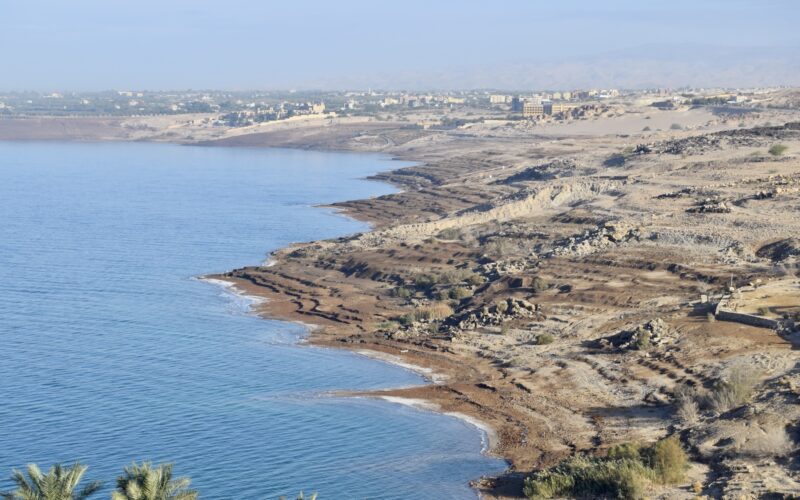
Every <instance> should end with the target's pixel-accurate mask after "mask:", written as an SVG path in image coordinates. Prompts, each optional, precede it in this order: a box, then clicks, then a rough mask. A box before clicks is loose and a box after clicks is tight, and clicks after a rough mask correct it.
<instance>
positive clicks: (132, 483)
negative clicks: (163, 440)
mask: <svg viewBox="0 0 800 500" xmlns="http://www.w3.org/2000/svg"><path fill="white" fill-rule="evenodd" d="M190 483H191V480H190V479H189V478H188V477H179V478H177V479H172V464H160V465H157V466H155V467H153V466H152V464H151V463H150V462H142V465H137V464H136V462H134V463H133V464H131V465H130V466H129V467H125V474H123V475H122V476H119V477H118V478H117V491H115V492H113V493H112V494H111V500H197V492H196V491H194V490H190V489H188V488H189V484H190Z"/></svg>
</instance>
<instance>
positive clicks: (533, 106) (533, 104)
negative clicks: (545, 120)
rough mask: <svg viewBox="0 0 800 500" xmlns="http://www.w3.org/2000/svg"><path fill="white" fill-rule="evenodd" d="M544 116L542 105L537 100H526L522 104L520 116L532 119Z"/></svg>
mask: <svg viewBox="0 0 800 500" xmlns="http://www.w3.org/2000/svg"><path fill="white" fill-rule="evenodd" d="M542 115H544V105H543V104H542V101H540V100H539V99H532V100H526V101H525V102H523V103H522V116H523V117H525V118H532V117H534V116H542Z"/></svg>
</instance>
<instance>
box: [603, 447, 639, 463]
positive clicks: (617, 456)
mask: <svg viewBox="0 0 800 500" xmlns="http://www.w3.org/2000/svg"><path fill="white" fill-rule="evenodd" d="M608 458H610V459H612V460H623V459H627V460H641V459H642V445H641V444H639V443H621V444H617V445H614V446H612V447H611V448H609V449H608Z"/></svg>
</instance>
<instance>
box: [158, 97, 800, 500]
mask: <svg viewBox="0 0 800 500" xmlns="http://www.w3.org/2000/svg"><path fill="white" fill-rule="evenodd" d="M798 100H800V99H798ZM650 113H652V114H654V115H655V114H656V113H661V112H656V111H654V110H652V109H649V108H644V109H643V108H642V107H641V106H639V105H638V104H636V103H633V102H632V103H628V104H627V107H626V108H624V109H621V110H615V112H614V114H613V115H609V116H598V117H594V118H592V119H587V120H577V121H575V122H572V123H570V122H567V123H553V124H546V125H542V126H539V127H537V126H531V125H530V124H525V123H520V122H513V121H507V122H503V121H502V120H499V121H493V122H489V121H487V122H485V123H475V124H473V125H472V126H470V127H468V128H455V129H448V130H429V129H423V128H420V127H413V126H410V125H409V124H408V123H407V122H406V121H392V120H389V121H375V120H372V121H371V120H369V119H364V118H358V119H353V120H347V119H342V120H338V121H335V122H334V121H330V120H328V121H317V122H309V123H302V124H294V125H291V126H289V125H285V126H284V125H269V126H265V127H259V128H256V129H252V130H249V131H224V132H222V133H216V132H215V134H216V135H217V136H218V137H216V139H215V137H210V136H209V137H206V138H204V139H203V140H202V141H201V142H202V144H203V145H206V146H247V147H295V148H313V149H338V150H349V151H369V152H379V153H383V154H386V155H390V156H392V157H395V158H400V159H403V160H409V161H414V162H416V164H415V165H414V166H410V167H404V168H400V169H397V170H394V171H390V172H384V173H380V174H378V175H376V176H374V178H375V179H376V180H381V181H384V182H390V183H392V184H394V185H395V186H398V187H399V188H401V189H402V191H401V192H399V193H395V194H391V195H386V196H381V197H378V198H374V199H368V200H354V201H348V202H342V203H336V204H333V205H332V206H333V208H335V209H337V210H340V211H342V212H343V213H345V214H346V215H348V216H351V217H354V218H356V219H360V220H363V221H367V222H369V223H370V224H371V225H372V230H371V231H368V232H365V233H360V234H355V235H349V236H345V237H341V238H336V239H331V240H325V241H316V242H310V243H298V244H295V245H292V246H290V247H288V248H284V249H281V250H278V251H277V252H275V253H274V254H273V255H272V262H271V265H269V266H266V265H261V266H258V265H256V266H250V267H245V268H242V269H236V270H233V271H230V272H228V273H223V274H221V275H217V276H212V277H213V278H216V279H222V280H226V281H228V282H230V283H233V284H234V285H235V286H236V287H237V288H238V289H239V290H240V291H242V292H243V293H246V294H248V295H253V296H257V297H263V298H266V299H268V300H266V301H264V302H262V303H259V304H257V305H256V306H254V307H255V310H256V312H257V313H259V314H261V315H263V316H264V317H269V318H275V319H282V320H288V321H297V322H302V323H304V324H311V325H316V326H317V328H314V329H313V331H311V333H310V335H309V341H310V342H311V343H313V344H315V345H321V346H328V347H335V348H344V349H350V350H353V351H371V352H377V353H382V354H383V355H384V356H389V357H390V358H389V360H390V361H394V360H398V361H399V362H401V363H405V364H409V365H415V366H419V367H422V368H424V369H426V370H429V373H430V374H435V376H433V377H432V378H433V379H434V382H433V383H431V384H429V385H426V386H422V387H411V388H402V389H394V390H387V391H375V392H372V393H369V394H368V395H369V396H374V397H390V398H405V399H407V400H422V401H426V402H428V403H431V404H433V405H435V408H437V409H438V410H439V411H443V412H445V413H456V414H461V415H466V416H468V417H471V418H474V419H477V420H478V421H480V422H482V423H484V424H486V425H487V426H488V427H490V428H491V429H492V431H493V432H492V433H490V434H491V435H492V436H493V439H492V441H491V443H490V444H491V449H490V452H491V453H492V454H494V455H496V456H499V457H503V458H505V459H507V460H508V461H509V464H510V468H509V471H508V472H507V473H506V474H504V475H502V476H501V477H499V478H490V479H487V480H485V481H480V482H479V483H478V484H477V487H478V488H479V490H481V491H482V492H483V493H484V494H485V495H486V496H487V497H514V496H519V495H520V494H521V485H522V479H523V477H524V476H525V475H526V474H529V473H530V472H531V471H534V470H536V469H540V468H543V467H549V466H552V465H554V464H556V463H558V461H559V460H561V459H563V458H565V457H567V456H570V455H573V454H576V453H586V454H596V455H602V454H604V453H605V452H606V450H607V449H608V448H609V447H611V446H613V445H615V444H619V443H623V442H630V441H639V442H652V441H654V440H656V439H659V438H661V437H663V436H665V435H667V434H670V433H678V434H679V435H680V436H681V438H682V440H683V443H684V445H685V446H686V447H687V448H688V449H690V450H691V452H692V458H693V459H694V460H695V463H694V466H693V468H692V469H691V470H690V473H689V476H688V478H687V480H686V481H687V482H686V484H681V485H678V486H675V487H667V486H659V487H657V488H656V490H654V491H653V496H655V497H662V498H691V497H692V496H693V494H692V493H691V491H690V490H689V488H688V485H689V484H691V483H692V482H694V481H698V482H700V483H701V484H703V485H704V488H706V490H705V491H707V492H709V494H713V495H720V496H721V495H723V494H727V493H732V492H735V491H742V490H745V491H751V490H752V491H756V490H758V488H762V487H763V488H766V489H767V490H768V491H770V492H778V493H780V492H781V491H784V490H786V491H790V492H791V491H792V490H793V488H800V483H798V482H797V477H796V472H795V471H794V469H793V466H792V465H791V463H789V462H787V461H786V460H784V459H783V458H781V457H776V458H775V459H774V460H773V461H771V462H769V463H767V462H765V461H759V460H760V459H758V458H753V457H755V456H756V455H755V454H754V453H755V452H752V453H751V452H747V449H748V448H747V447H748V446H754V445H753V444H752V443H754V442H755V440H756V437H755V434H753V436H754V437H753V438H752V439H750V438H747V439H744V438H742V439H743V440H741V441H737V439H738V438H735V437H730V436H727V434H726V432H728V433H729V431H730V429H739V430H738V431H736V432H737V434H736V436H745V435H749V434H747V433H748V432H754V433H755V432H756V431H755V430H759V429H762V428H766V427H765V426H766V425H767V424H765V423H764V422H777V421H780V422H782V423H780V424H779V425H778V424H776V425H778V429H779V430H780V429H781V428H782V429H787V428H790V427H788V426H789V425H791V423H792V422H797V421H798V420H800V405H798V404H796V402H797V401H798V397H799V395H800V389H799V388H800V366H799V365H798V363H797V355H796V351H793V349H794V348H795V346H796V345H797V342H798V341H797V334H792V333H790V332H789V330H786V331H783V332H778V331H775V330H772V329H769V328H763V327H759V326H753V325H752V324H746V323H740V322H728V321H716V320H715V317H714V304H715V302H716V301H719V300H720V299H721V298H722V296H723V294H730V292H729V288H730V287H731V286H732V285H733V287H734V288H735V289H736V290H737V291H736V292H734V295H735V294H736V293H738V294H739V295H735V296H733V297H732V298H731V297H729V298H728V299H726V304H727V303H730V302H731V299H733V303H734V305H735V306H737V307H741V310H746V311H751V310H752V311H755V312H756V313H759V314H761V313H763V314H764V315H768V316H770V317H773V318H778V319H780V320H781V321H783V318H784V316H785V317H786V318H788V319H786V322H787V326H790V325H789V324H788V322H790V321H793V320H792V318H800V316H798V315H800V306H796V307H794V306H792V304H800V282H798V263H797V258H798V256H800V246H798V243H797V242H796V241H795V240H796V238H795V239H793V238H792V235H797V234H800V217H798V213H800V157H798V155H797V152H800V125H798V124H797V118H798V116H796V112H795V111H786V110H785V109H784V110H774V111H770V110H764V111H763V112H762V113H761V114H759V115H758V116H757V118H756V117H753V118H747V117H744V118H742V117H738V116H737V117H736V118H735V121H734V120H733V119H731V120H723V119H720V118H719V117H716V118H714V120H716V121H710V120H709V113H708V111H706V110H702V109H683V110H677V111H674V112H673V111H664V112H663V113H668V114H666V115H664V116H660V117H655V118H654V119H658V120H661V121H664V122H665V123H670V122H681V123H683V124H684V125H685V127H683V129H681V130H668V131H656V132H652V133H643V132H642V129H643V128H644V127H645V125H647V124H648V123H653V122H652V121H648V119H647V118H646V116H648V117H649V114H650ZM637 120H638V121H637ZM740 120H745V121H746V120H751V121H750V122H745V125H747V126H746V127H741V126H740ZM768 121H770V122H772V123H781V124H780V125H767V123H766V122H768ZM187 127H188V126H187ZM181 130H182V132H181V133H183V134H185V135H191V134H190V133H189V130H190V127H188V128H185V129H181ZM193 134H195V135H196V136H197V137H200V132H194V133H193ZM154 137H157V138H163V137H164V136H163V135H159V134H155V135H154ZM153 140H161V139H153ZM195 142H197V141H195ZM776 143H781V144H784V145H786V146H788V153H786V154H782V155H771V154H769V153H767V151H768V149H769V148H770V147H771V146H772V145H773V144H776ZM751 284H752V285H751ZM763 284H770V287H768V288H764V289H768V290H771V291H770V294H771V295H769V296H768V297H766V298H765V297H762V296H761V295H759V296H758V297H757V298H756V299H755V300H757V305H758V307H755V308H754V307H750V305H748V303H747V301H748V300H750V298H749V297H751V296H753V295H754V293H755V291H757V290H758V289H759V287H760V286H762V285H763ZM748 287H750V288H748ZM737 301H738V302H737ZM751 305H752V304H751ZM737 365H746V366H748V367H753V369H754V370H756V371H757V373H758V377H759V380H758V382H759V384H760V385H758V389H757V394H756V395H755V396H754V397H753V399H752V401H751V402H750V403H748V404H747V405H745V406H744V407H743V408H744V409H740V410H738V412H736V411H734V412H728V413H718V414H714V413H708V412H706V413H703V414H702V415H701V416H700V417H699V419H698V420H697V421H695V422H688V421H686V420H685V419H682V417H680V415H679V414H678V411H677V410H678V405H677V403H678V400H677V398H676V394H677V393H679V392H680V391H682V390H684V389H685V388H687V387H689V388H693V389H694V390H697V391H708V390H711V389H712V388H713V387H714V386H715V384H717V383H718V380H719V379H720V378H721V377H724V374H725V373H726V370H727V369H729V368H730V367H731V366H737ZM359 395H366V394H359ZM704 411H705V410H704ZM776 419H777V420H776ZM770 425H772V424H770ZM781 425H782V426H783V427H780V426H781ZM753 429H755V430H753ZM731 432H732V431H731ZM759 432H760V430H759ZM726 436H727V437H726ZM743 450H744V451H743ZM743 485H744V486H743ZM763 485H766V486H763ZM759 491H760V490H759Z"/></svg>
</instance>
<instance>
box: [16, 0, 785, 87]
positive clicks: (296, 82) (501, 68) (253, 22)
mask: <svg viewBox="0 0 800 500" xmlns="http://www.w3.org/2000/svg"><path fill="white" fill-rule="evenodd" d="M799 20H800V1H797V0H751V1H744V0H669V1H667V0H659V1H656V0H652V1H650V0H618V1H601V0H585V1H578V0H572V1H569V0H566V1H565V0H558V1H555V0H554V1H544V0H538V1H537V0H484V1H475V0H452V1H444V0H401V1H392V0H371V1H368V0H284V1H279V0H224V1H223V0H135V1H134V0H0V89H5V90H11V89H17V90H21V89H36V90H51V89H52V90H55V89H63V90H96V89H108V88H116V89H120V88H135V89H175V88H195V89H198V88H228V89H255V88H260V89H268V88H292V87H293V88H333V87H367V86H384V87H385V86H395V87H403V86H410V87H414V86H434V87H435V86H451V87H460V88H466V87H471V86H492V85H493V84H494V83H495V81H494V80H495V79H496V80H497V82H496V83H497V84H498V85H500V84H502V85H506V86H507V85H509V84H513V83H514V75H515V72H517V71H519V69H518V68H524V71H525V72H526V75H525V78H521V81H525V82H527V81H531V78H532V76H531V75H532V74H533V73H536V71H537V67H538V65H545V66H546V67H548V68H550V69H552V68H555V67H560V66H559V65H562V64H571V63H574V64H575V65H577V66H575V67H572V71H574V72H575V76H574V78H577V79H581V78H586V79H591V78H592V74H595V75H596V77H597V78H605V79H609V80H610V81H613V79H614V78H618V79H621V80H622V79H623V77H624V76H625V74H626V71H627V70H628V69H631V68H629V66H630V65H631V64H633V63H632V61H638V60H642V59H648V58H650V55H652V56H657V57H663V56H667V57H669V55H670V54H671V53H672V48H673V47H675V48H677V49H680V50H683V51H684V52H685V51H687V50H689V51H692V52H693V54H694V56H697V60H696V61H695V62H694V66H693V67H694V68H695V69H693V70H687V73H686V74H687V76H686V78H690V77H691V76H692V74H693V73H694V72H696V68H698V67H700V68H702V66H703V64H705V63H704V59H703V58H704V57H705V58H706V59H707V62H708V63H709V64H712V63H713V64H720V57H719V56H718V54H719V53H720V51H722V52H723V53H724V54H726V56H725V57H727V58H728V59H730V61H731V62H729V63H726V64H728V65H729V66H730V65H731V64H739V65H740V66H742V67H741V68H738V66H737V67H735V68H734V67H730V68H728V67H726V68H724V69H726V70H730V72H731V73H730V75H731V76H726V78H732V79H735V78H736V76H735V75H737V74H738V73H736V72H737V71H750V72H751V73H753V72H754V71H755V70H754V69H753V66H752V64H751V63H750V61H744V62H741V61H737V59H738V58H737V56H736V50H744V51H745V53H746V54H748V56H747V57H755V54H763V53H765V52H766V53H770V54H771V53H776V54H781V57H784V59H782V61H783V62H779V63H776V64H779V65H782V68H781V73H780V75H781V76H775V78H776V79H786V78H788V79H790V80H791V79H792V78H794V76H795V75H796V74H797V73H800V70H798V67H797V65H796V63H797V59H796V56H795V55H794V54H796V53H797V51H796V50H795V49H797V48H798V47H800V29H798V28H797V22H798V21H799ZM732 49H736V50H732ZM753 51H755V52H753ZM676 53H677V52H676ZM759 57H760V56H759ZM601 60H602V61H610V62H611V64H610V66H614V65H615V64H618V63H619V64H620V65H623V66H621V67H620V68H619V69H614V70H613V71H606V72H603V67H605V68H608V67H609V64H608V63H607V62H606V63H603V64H602V65H599V63H598V61H601ZM651 63H652V62H651ZM592 65H594V66H600V67H599V68H598V69H593V70H592V71H593V72H594V73H592V72H591V71H583V70H585V69H586V68H587V67H589V66H592ZM697 65H699V66H697ZM748 65H749V66H748ZM787 65H788V66H791V67H785V66H787ZM655 67H658V66H657V65H656V66H655ZM515 68H517V69H515ZM748 68H749V69H748ZM795 70H798V71H795ZM582 71H583V72H584V73H587V74H586V75H583V74H582ZM711 72H712V70H709V73H711ZM759 73H762V74H763V71H762V70H759ZM598 75H599V76H598ZM615 75H617V76H615ZM762 76H763V75H762ZM542 78H544V77H541V78H540V80H541V79H542ZM629 78H634V79H635V78H639V79H641V78H642V77H641V76H635V77H629ZM537 81H538V80H537ZM392 83H395V85H391V84H392ZM545 83H547V82H546V81H545ZM731 83H732V84H735V83H736V82H731ZM776 83H786V82H776ZM797 83H800V81H798V82H797Z"/></svg>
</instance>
